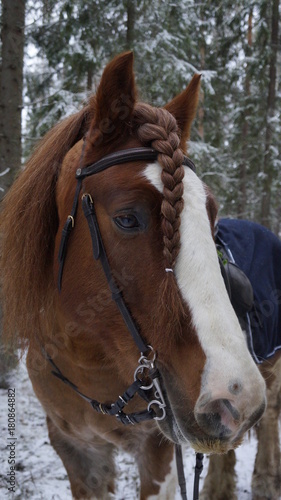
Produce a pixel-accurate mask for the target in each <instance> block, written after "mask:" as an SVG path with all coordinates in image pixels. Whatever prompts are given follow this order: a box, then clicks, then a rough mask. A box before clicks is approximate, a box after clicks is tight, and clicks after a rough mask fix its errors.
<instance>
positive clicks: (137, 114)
mask: <svg viewBox="0 0 281 500" xmlns="http://www.w3.org/2000/svg"><path fill="white" fill-rule="evenodd" d="M134 122H135V123H136V124H137V125H138V129H137V137H138V138H139V140H140V141H141V142H142V143H144V144H150V145H151V146H152V147H153V148H154V149H155V150H156V151H158V152H159V155H158V161H159V163H160V165H161V167H162V174H161V179H162V182H163V186H164V189H163V201H162V206H161V213H162V232H163V240H164V257H165V262H166V268H173V266H174V263H175V260H176V257H177V255H178V253H179V248H180V232H179V227H180V214H181V212H182V210H183V198H182V195H183V182H182V180H183V177H184V167H183V153H182V151H181V149H180V148H179V144H180V137H179V131H178V125H177V122H176V120H175V118H174V117H173V116H172V115H171V114H170V113H169V112H168V111H167V110H165V109H162V108H154V107H152V106H149V105H148V104H144V103H138V104H137V105H136V107H135V110H134Z"/></svg>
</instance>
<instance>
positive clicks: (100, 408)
mask: <svg viewBox="0 0 281 500" xmlns="http://www.w3.org/2000/svg"><path fill="white" fill-rule="evenodd" d="M85 143H86V141H85V140H84V144H83V148H82V154H81V159H80V166H79V168H78V169H77V170H76V179H77V185H76V190H75V195H74V199H73V203H72V209H71V212H70V214H69V215H68V217H67V220H66V222H65V225H64V227H63V230H62V236H61V242H60V247H59V254H58V260H59V272H58V289H59V291H61V287H62V277H63V268H64V263H65V259H66V252H67V244H68V240H69V237H70V234H71V231H72V229H73V228H74V225H75V217H76V213H77V208H78V203H79V196H80V192H81V189H82V183H83V180H84V179H85V178H86V177H89V176H92V175H94V174H97V173H100V172H102V171H104V170H106V169H107V168H109V167H114V166H117V165H121V164H123V163H128V162H132V161H155V160H157V157H158V154H159V152H158V151H156V150H155V149H153V148H150V147H139V148H131V149H128V150H121V151H117V152H114V153H111V154H108V155H107V156H105V157H104V158H102V159H101V160H98V161H97V162H95V163H92V164H90V165H87V166H85V167H83V166H82V162H83V157H84V150H85ZM183 165H185V166H187V167H189V168H190V169H191V170H193V171H194V172H195V166H194V164H193V162H192V161H191V160H190V159H189V158H187V157H186V156H184V159H183ZM82 208H83V212H84V215H85V217H86V219H87V222H88V226H89V230H90V235H91V240H92V248H93V255H94V258H95V260H100V262H101V265H102V268H103V271H104V274H105V276H106V279H107V282H108V285H109V288H110V291H111V294H112V299H113V300H114V301H115V303H116V305H117V307H118V309H119V311H120V313H121V315H122V317H123V320H124V322H125V324H126V326H127V328H128V330H129V332H130V334H131V336H132V338H133V340H134V342H135V343H136V345H137V347H138V349H139V351H140V353H141V355H140V358H139V362H138V366H137V368H136V370H135V373H134V382H133V383H132V384H131V385H130V387H129V388H128V389H127V390H126V391H125V392H124V393H123V394H122V395H121V396H119V397H118V399H117V401H116V402H115V403H112V404H104V403H100V402H98V401H96V400H94V399H92V398H89V397H88V396H86V395H85V394H83V393H82V392H81V391H80V390H79V388H78V387H77V386H76V385H75V384H73V383H72V382H71V381H70V380H69V379H68V378H66V377H65V376H64V375H63V374H62V372H61V371H60V369H59V368H58V366H57V365H56V364H55V363H54V361H53V359H52V358H51V357H50V356H49V355H48V353H47V352H46V351H45V350H44V349H42V353H43V355H44V356H45V358H46V359H47V360H48V361H49V362H50V363H51V365H52V367H53V370H52V373H53V375H55V376H56V377H57V378H59V379H60V380H61V381H62V382H64V383H65V384H66V385H68V386H69V387H71V388H72V389H73V390H74V391H75V392H76V393H78V394H79V396H80V397H82V398H83V399H84V400H86V401H87V402H89V403H90V405H91V406H92V408H93V409H94V410H96V411H97V412H98V413H102V414H105V415H114V416H115V417H116V418H117V419H118V420H119V421H120V422H122V423H123V424H125V425H128V424H133V425H134V424H136V423H140V422H143V421H147V420H152V419H154V420H163V419H164V418H165V417H166V403H165V400H164V396H163V393H162V390H161V383H160V373H159V371H158V369H157V368H156V366H155V360H156V356H157V353H156V352H155V351H154V349H153V347H151V346H149V345H147V344H146V343H145V342H144V340H143V338H142V336H141V334H140V332H139V329H138V326H137V324H136V322H135V320H134V319H133V317H132V315H131V313H130V311H129V309H128V307H127V305H126V303H125V301H124V299H123V296H122V292H121V290H120V289H119V287H118V285H117V284H116V282H115V280H114V278H113V275H112V272H111V268H110V264H109V261H108V258H107V255H106V251H105V248H104V244H103V240H102V236H101V233H100V229H99V224H98V220H97V217H96V212H95V207H94V200H93V199H92V197H91V195H90V194H88V193H83V195H82ZM135 394H138V395H139V396H140V397H141V398H143V399H144V400H145V401H147V402H148V406H147V409H146V410H145V411H141V412H135V413H131V414H127V413H124V412H123V409H124V407H125V405H127V404H128V403H129V401H130V400H131V399H132V398H133V397H134V395H135ZM152 405H154V406H156V407H157V411H155V410H154V409H153V408H152ZM159 411H160V415H159ZM175 447H176V461H177V469H178V477H179V484H180V489H181V496H182V499H183V500H185V499H186V498H187V497H186V486H185V478H184V471H183V465H182V456H181V446H180V445H175ZM202 460H203V455H202V454H201V453H197V454H196V467H195V479H194V496H193V498H194V500H196V499H197V498H198V491H199V476H200V473H201V471H202Z"/></svg>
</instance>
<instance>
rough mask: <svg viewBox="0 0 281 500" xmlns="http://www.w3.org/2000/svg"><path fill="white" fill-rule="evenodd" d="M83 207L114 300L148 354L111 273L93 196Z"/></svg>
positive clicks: (133, 334) (134, 337) (129, 327)
mask: <svg viewBox="0 0 281 500" xmlns="http://www.w3.org/2000/svg"><path fill="white" fill-rule="evenodd" d="M82 207H83V211H84V214H85V216H86V218H87V221H88V224H89V229H90V234H91V238H92V245H93V253H94V257H95V259H100V261H101V264H102V267H103V270H104V273H105V276H106V279H107V281H108V284H109V288H110V290H111V293H112V299H113V300H114V301H115V302H116V304H117V307H118V309H119V311H120V313H121V315H122V317H123V319H124V321H125V324H126V326H127V328H128V330H129V332H130V334H131V335H132V337H133V339H134V341H135V343H136V344H137V346H138V348H139V350H140V351H141V352H142V353H143V354H146V353H147V352H149V348H148V346H147V344H146V343H145V342H144V341H143V339H142V338H141V336H140V333H139V331H138V328H137V326H136V324H135V322H134V320H133V318H132V316H131V314H130V312H129V310H128V308H127V306H126V304H125V302H124V300H123V297H122V293H121V291H120V290H119V288H118V286H117V284H116V283H115V281H114V278H113V276H112V273H111V269H110V265H109V262H108V259H107V255H106V252H105V248H104V245H103V241H102V237H101V234H100V230H99V225H98V221H97V216H96V212H95V207H94V203H93V200H92V199H91V196H90V195H88V194H84V195H83V198H82Z"/></svg>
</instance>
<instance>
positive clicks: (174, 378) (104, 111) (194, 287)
mask: <svg viewBox="0 0 281 500" xmlns="http://www.w3.org/2000/svg"><path fill="white" fill-rule="evenodd" d="M199 85H200V77H199V76H198V75H195V76H194V77H193V79H192V81H191V83H190V84H189V86H188V87H187V89H186V90H184V91H183V92H182V93H181V94H180V95H178V96H177V97H176V98H174V99H173V100H172V101H171V102H169V103H168V104H167V105H166V106H165V108H160V109H159V108H155V107H152V106H150V105H147V104H143V103H139V102H137V98H136V87H135V82H134V74H133V70H132V54H131V53H126V54H123V55H121V56H119V57H117V58H115V59H114V60H113V61H112V62H111V63H110V64H109V65H108V66H107V67H106V69H105V71H104V73H103V76H102V79H101V82H100V85H99V88H98V91H97V94H96V96H95V98H93V99H92V101H91V108H92V109H91V114H92V117H93V118H92V120H91V123H90V127H89V131H88V133H87V135H86V137H85V140H84V141H85V142H84V146H83V144H82V141H80V142H78V143H77V144H76V145H75V146H74V147H73V148H72V149H71V150H70V151H69V153H68V154H67V155H66V157H65V159H64V162H63V165H62V169H61V173H60V177H59V180H58V183H57V206H58V213H59V220H60V221H61V222H60V228H59V231H58V233H57V243H56V251H55V255H57V253H58V247H59V241H60V234H61V231H62V227H63V223H64V221H65V220H66V218H67V215H68V214H69V213H70V209H71V203H72V200H73V196H74V190H75V182H74V178H75V171H76V169H77V168H78V167H81V166H82V167H84V166H87V165H89V164H93V163H95V162H97V161H99V160H100V159H102V158H103V157H104V156H105V155H108V154H110V153H114V152H117V151H120V150H122V151H123V150H130V149H131V148H136V147H141V146H150V147H152V148H153V149H155V150H156V151H157V153H158V157H157V161H153V162H152V161H151V162H147V161H146V162H145V161H141V160H139V161H130V160H129V161H126V163H125V162H124V163H123V164H121V165H118V166H111V167H110V168H107V169H105V170H102V171H101V172H99V173H96V174H95V175H93V176H89V177H87V178H85V180H84V181H83V187H82V192H83V193H89V194H90V196H91V198H92V199H93V200H94V204H95V211H96V215H97V220H98V225H99V228H100V232H101V235H102V238H103V241H104V246H105V250H106V254H107V256H108V260H109V263H110V267H111V270H112V272H113V275H114V277H115V279H116V281H117V283H118V286H119V288H120V289H121V290H122V294H123V297H124V301H125V303H126V304H127V306H128V308H129V310H130V312H131V315H132V317H133V318H134V320H135V321H136V323H137V325H138V327H139V330H140V332H141V335H142V338H143V339H144V340H145V342H146V343H147V344H148V345H151V346H153V349H154V350H155V352H156V353H157V367H158V368H159V370H160V373H161V377H162V389H163V393H164V396H165V401H166V403H167V416H166V418H165V419H164V420H162V421H159V426H160V428H161V430H162V431H163V433H164V434H165V435H166V436H168V437H169V438H170V439H172V440H173V441H175V442H179V443H181V442H184V441H186V440H187V441H189V442H191V444H192V445H193V446H194V447H195V448H196V449H198V450H202V449H204V450H209V451H217V452H218V451H226V450H227V449H229V448H230V447H234V446H236V445H237V444H238V443H239V442H240V439H241V437H242V435H243V434H244V433H245V431H246V430H247V429H248V428H249V427H250V426H252V425H253V424H254V422H255V421H256V420H257V419H258V418H260V416H261V415H262V412H263V410H264V407H265V399H264V392H265V387H264V382H263V380H262V378H261V376H260V375H259V372H258V370H257V368H256V366H255V364H254V362H253V361H252V359H251V357H250V355H249V353H248V350H247V346H246V342H245V338H244V335H243V332H242V331H241V329H240V326H239V323H238V320H237V318H236V316H235V313H234V311H233V309H232V306H231V304H230V301H229V298H228V296H227V292H226V289H225V286H224V282H223V279H222V276H221V272H220V268H219V263H218V258H217V254H216V248H215V245H214V241H213V237H212V235H213V232H214V223H215V218H216V212H217V209H216V203H215V200H214V198H213V196H212V194H211V192H210V190H208V189H207V188H206V186H204V184H203V183H202V182H201V181H200V179H199V178H198V177H197V175H196V174H195V173H194V171H193V170H192V169H190V168H188V167H184V166H183V153H184V152H185V148H186V141H187V139H188V137H189V132H190V127H191V123H192V120H193V118H194V115H195V112H196V107H197V101H198V94H199ZM82 151H83V153H82ZM57 272H58V268H57V265H55V275H57ZM58 301H59V310H60V311H61V314H62V317H63V318H67V321H68V322H69V319H70V318H71V320H72V322H73V323H72V324H75V325H77V328H78V330H79V334H77V335H76V336H75V335H74V336H72V339H71V343H72V348H73V351H74V350H75V351H77V352H78V353H79V354H78V356H80V357H81V359H80V360H79V362H80V363H81V364H82V365H85V366H87V367H89V366H90V365H91V363H92V362H93V358H94V360H95V362H96V352H98V353H99V356H100V363H101V365H102V363H103V362H104V360H105V359H106V360H108V363H110V364H111V365H112V370H113V371H114V373H116V374H118V376H119V377H120V380H122V382H126V383H129V381H130V379H131V376H132V373H133V371H134V369H135V366H136V359H137V350H136V346H135V345H134V342H133V340H132V339H131V338H130V335H129V334H128V331H127V328H126V325H125V324H124V322H123V320H122V318H121V316H120V313H119V312H118V310H117V308H116V306H115V304H114V303H113V301H112V300H111V297H110V294H109V289H108V284H107V282H106V280H105V276H104V273H103V271H102V268H101V265H100V263H99V262H98V261H97V262H96V261H94V259H93V256H92V250H91V241H90V233H89V230H88V227H87V222H86V219H85V217H84V216H83V213H82V209H81V204H80V205H79V207H78V211H77V217H76V220H75V231H73V234H72V235H71V241H69V248H68V253H67V259H66V262H65V266H64V273H63V278H62V291H61V294H60V296H59V298H58ZM116 376H117V375H116Z"/></svg>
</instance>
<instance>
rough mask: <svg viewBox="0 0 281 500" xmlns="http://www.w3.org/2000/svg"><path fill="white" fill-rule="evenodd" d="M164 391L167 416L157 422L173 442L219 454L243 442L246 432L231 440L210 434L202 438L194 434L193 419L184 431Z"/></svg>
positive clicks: (195, 449) (202, 451)
mask: <svg viewBox="0 0 281 500" xmlns="http://www.w3.org/2000/svg"><path fill="white" fill-rule="evenodd" d="M164 392H165V401H166V418H165V419H163V420H158V421H157V424H158V426H159V428H160V430H161V432H162V433H163V434H164V435H165V437H166V438H167V439H169V440H170V441H172V442H173V443H175V444H179V445H189V446H191V447H192V448H193V449H194V451H195V452H196V453H206V454H218V455H219V454H223V453H227V452H228V451H230V450H234V449H235V448H237V447H238V446H239V445H240V444H241V443H242V441H243V435H244V433H241V434H239V435H237V436H236V437H235V438H234V439H233V440H229V439H227V438H220V439H218V438H217V437H210V436H204V437H202V438H201V437H200V438H199V437H198V436H194V435H193V433H192V428H193V427H194V422H192V421H190V427H189V426H187V425H185V429H187V431H184V430H183V429H182V427H181V426H180V425H179V423H178V421H177V418H176V416H175V415H174V412H173V410H172V408H171V406H170V403H169V399H168V397H167V393H166V391H165V390H164ZM191 420H192V419H191ZM197 433H198V429H197Z"/></svg>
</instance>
